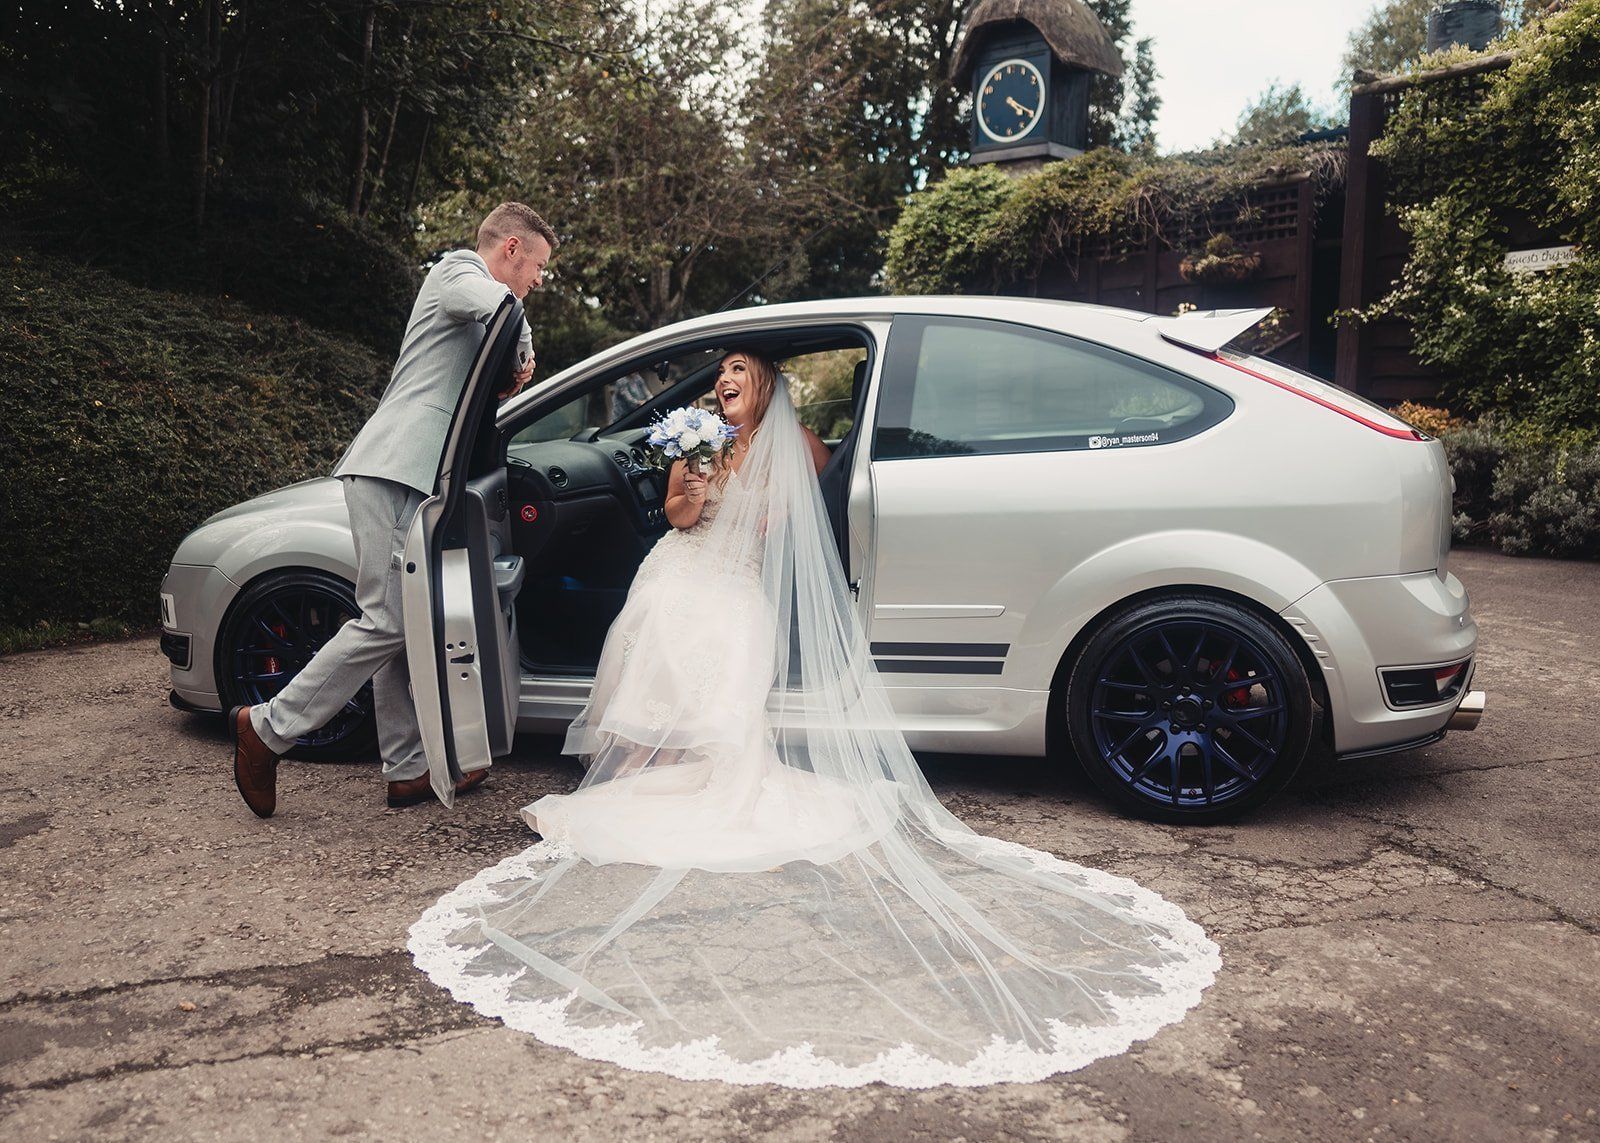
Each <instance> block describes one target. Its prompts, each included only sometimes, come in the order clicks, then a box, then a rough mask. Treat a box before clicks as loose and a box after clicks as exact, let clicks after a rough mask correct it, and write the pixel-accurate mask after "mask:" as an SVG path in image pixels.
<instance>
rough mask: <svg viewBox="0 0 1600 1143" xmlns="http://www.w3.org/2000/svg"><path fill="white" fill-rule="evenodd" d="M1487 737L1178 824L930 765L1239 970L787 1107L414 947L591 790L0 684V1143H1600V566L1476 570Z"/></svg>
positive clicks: (124, 687) (58, 680) (522, 761)
mask: <svg viewBox="0 0 1600 1143" xmlns="http://www.w3.org/2000/svg"><path fill="white" fill-rule="evenodd" d="M1454 560H1455V563H1454V566H1455V568H1456V570H1457V572H1458V574H1460V575H1461V576H1462V577H1463V578H1464V579H1465V580H1466V582H1467V584H1468V587H1469V588H1470V590H1471V591H1472V594H1473V598H1474V607H1475V610H1476V613H1477V616H1478V620H1479V622H1480V623H1481V624H1482V627H1483V635H1484V643H1483V655H1482V664H1481V667H1480V669H1479V672H1478V684H1477V685H1479V686H1480V687H1482V688H1484V689H1486V690H1488V691H1489V693H1490V706H1489V713H1488V715H1487V717H1486V719H1485V721H1484V724H1483V725H1482V726H1481V727H1480V728H1479V729H1478V730H1477V731H1476V732H1474V733H1472V734H1456V735H1451V736H1450V737H1449V738H1447V739H1446V740H1445V741H1444V742H1442V743H1439V744H1437V745H1435V746H1432V747H1429V748H1427V749H1424V750H1419V751H1416V752H1413V753H1410V754H1406V755H1400V756H1394V757H1390V758H1380V759H1372V760H1367V761H1362V762H1355V763H1348V764H1343V765H1333V764H1332V763H1331V762H1329V761H1328V760H1326V759H1324V760H1322V764H1321V765H1319V766H1317V767H1316V773H1315V774H1313V775H1310V776H1309V777H1308V779H1307V780H1305V781H1303V782H1301V784H1300V786H1299V788H1298V789H1296V790H1294V791H1292V792H1291V794H1290V795H1289V796H1288V797H1286V798H1285V799H1284V800H1282V801H1281V802H1280V803H1278V804H1277V805H1275V806H1274V807H1272V808H1271V809H1269V810H1268V811H1267V812H1266V813H1264V814H1262V815H1260V816H1258V817H1256V818H1254V819H1252V820H1250V821H1248V822H1246V823H1243V824H1239V825H1233V826H1228V827H1225V828H1215V829H1204V830H1197V829H1189V830H1184V829H1177V828H1172V827H1165V826H1157V825H1150V824H1145V823H1140V822H1132V821H1127V820H1123V819H1121V818H1118V817H1116V816H1114V815H1113V814H1112V813H1110V812H1109V811H1108V810H1107V808H1106V807H1105V806H1104V805H1103V804H1102V803H1101V802H1100V801H1099V800H1097V798H1096V797H1095V795H1094V793H1093V791H1092V789H1091V788H1090V787H1089V786H1088V784H1087V782H1086V781H1085V780H1083V779H1082V778H1081V777H1078V776H1076V775H1073V774H1062V773H1057V772H1055V771H1054V770H1052V769H1051V768H1049V767H1048V766H1045V765H1044V764H1042V763H1039V764H1036V763H1017V762H1015V761H1009V760H999V759H983V758H929V759H927V760H926V765H927V768H928V770H929V773H930V777H931V778H932V781H933V784H934V788H935V789H936V790H937V791H938V793H939V794H940V796H941V797H942V798H944V799H945V801H946V802H947V803H948V804H949V805H950V806H951V808H952V809H954V810H955V811H956V812H957V813H959V814H960V815H961V816H962V817H964V818H965V819H966V820H967V821H968V822H970V823H971V824H972V825H973V826H974V827H976V828H977V829H979V830H981V831H984V832H987V833H993V834H996V835H998V836H1001V837H1006V838H1011V839H1013V840H1016V841H1020V842H1023V843H1025V844H1027V845H1031V846H1036V847H1039V848H1042V849H1047V850H1050V851H1051V852H1053V853H1056V854H1059V855H1061V856H1063V857H1066V858H1069V859H1071V860H1075V861H1081V862H1085V863H1087V864H1091V865H1097V866H1103V867H1105V868H1108V869H1110V870H1112V871H1114V872H1116V873H1119V874H1123V875H1125V876H1129V877H1133V878H1136V879H1137V880H1139V881H1141V882H1143V883H1144V884H1146V885H1149V886H1151V887H1152V888H1154V889H1156V890H1157V891H1158V892H1160V893H1162V894H1164V895H1165V896H1167V897H1168V898H1170V899H1172V900H1173V901H1176V902H1178V903H1179V904H1180V905H1182V906H1183V908H1185V909H1186V910H1187V911H1188V912H1189V915H1190V916H1192V917H1193V918H1194V919H1195V920H1197V921H1199V922H1200V923H1201V924H1202V925H1204V926H1205V927H1206V929H1207V930H1208V931H1209V932H1210V933H1211V935H1212V936H1213V937H1214V938H1215V939H1216V940H1217V941H1218V943H1219V944H1220V945H1221V947H1222V955H1223V968H1222V972H1221V974H1220V976H1219V977H1218V980H1217V982H1216V984H1214V985H1213V986H1212V988H1211V989H1210V990H1209V991H1208V992H1207V994H1206V997H1205V1000H1204V1001H1203V1003H1202V1004H1201V1005H1200V1007H1199V1008H1197V1009H1195V1010H1194V1011H1192V1012H1191V1013H1190V1014H1189V1016H1188V1018H1187V1019H1185V1020H1184V1021H1183V1022H1182V1023H1180V1024H1177V1025H1175V1026H1172V1027H1169V1028H1166V1029H1164V1030H1163V1031H1162V1032H1161V1033H1160V1034H1158V1035H1157V1036H1156V1037H1155V1038H1154V1039H1153V1040H1150V1041H1147V1042H1146V1043H1144V1044H1142V1045H1138V1046H1136V1047H1135V1049H1134V1050H1132V1051H1130V1052H1128V1053H1127V1054H1125V1055H1122V1056H1119V1057H1115V1058H1112V1059H1109V1060H1102V1061H1100V1062H1098V1063H1095V1064H1093V1065H1091V1066H1089V1067H1087V1068H1084V1069H1082V1070H1081V1071H1077V1072H1073V1073H1070V1074H1067V1075H1063V1076H1057V1077H1055V1078H1054V1079H1052V1080H1050V1081H1048V1082H1044V1083H1037V1084H1016V1085H1002V1086H996V1087H990V1088H978V1089H961V1090H955V1089H944V1090H939V1089H935V1090H931V1091H926V1092H905V1091H897V1090H892V1089H885V1088H881V1087H874V1088H862V1089H856V1090H851V1091H820V1092H799V1091H788V1090H783V1089H776V1088H750V1087H734V1086H724V1085H720V1084H709V1083H700V1084H691V1083H684V1082H679V1081H675V1080H670V1079H667V1078H665V1077H661V1076H654V1075H647V1074H641V1073H635V1072H627V1071H623V1070H621V1069H618V1068H615V1067H612V1066H610V1065H607V1064H597V1063H592V1062H590V1061H587V1060H583V1059H579V1058H578V1057H576V1056H573V1055H570V1054H568V1053H566V1052H563V1051H559V1050H556V1049H553V1048H549V1047H546V1046H544V1045H542V1044H540V1043H538V1042H537V1041H535V1040H533V1039H531V1038H530V1037H527V1036H524V1035H522V1034H519V1033H515V1032H510V1031H508V1030H506V1029H505V1028H503V1027H501V1026H500V1025H498V1024H496V1023H493V1022H490V1021H488V1020H484V1019H482V1018H480V1017H478V1016H476V1015H475V1014H474V1013H473V1012H472V1011H471V1010H469V1009H467V1008H465V1007H463V1006H461V1005H457V1004H455V1003H454V1002H452V1001H451V1000H449V999H448V997H447V996H446V995H445V994H444V993H442V992H441V991H439V990H438V989H436V988H435V987H434V986H433V985H432V984H430V983H429V982H428V981H427V980H426V979H425V978H423V977H422V976H421V974H420V973H418V972H417V971H416V970H415V969H414V968H413V967H412V965H411V963H410V960H409V959H408V957H407V956H406V954H405V952H404V944H405V931H406V928H407V926H409V925H410V923H411V922H412V920H413V919H415V917H416V916H417V915H418V914H419V913H420V912H421V911H422V910H423V909H424V908H425V907H426V906H427V905H428V904H429V903H430V902H432V901H433V900H434V899H435V898H436V897H437V896H438V895H439V894H440V893H442V892H443V891H444V890H445V889H447V888H449V887H450V886H452V885H455V884H456V883H457V882H459V881H461V880H462V879H464V878H465V877H467V876H469V875H470V874H472V873H474V872H475V871H477V870H478V869H480V868H481V867H482V866H484V865H486V864H490V863H492V862H494V861H497V860H499V859H500V858H501V857H503V856H505V855H506V854H509V853H512V852H514V851H516V850H517V849H519V848H521V847H523V846H524V845H526V844H527V842H528V836H527V834H526V833H525V830H524V827H523V825H522V823H521V821H520V820H519V819H518V817H517V815H516V809H517V807H518V806H520V805H522V804H524V803H526V802H528V801H530V800H532V799H533V798H534V797H537V796H538V795H539V794H542V793H545V792H550V791H563V790H567V789H570V788H571V787H572V786H573V785H574V784H575V783H576V781H577V777H578V771H577V769H576V768H575V766H574V765H573V764H571V763H568V762H565V761H563V760H561V759H560V758H558V757H556V756H555V754H554V749H553V744H552V743H551V742H549V741H541V740H533V739H529V740H526V741H524V740H519V748H518V751H517V753H516V754H515V756H514V757H512V758H511V759H509V760H504V761H503V762H502V763H501V764H498V765H497V766H496V768H495V774H494V777H493V778H492V779H491V780H490V783H489V784H488V785H487V786H486V787H484V789H483V790H481V791H479V792H478V793H477V794H475V795H473V796H472V797H471V798H470V799H463V800H462V802H461V803H460V805H459V806H458V807H457V810H456V811H455V812H454V813H451V812H448V811H445V810H443V809H442V808H441V807H438V806H433V805H429V806H424V807H418V808H413V809H407V810H399V811H388V810H385V809H384V808H383V804H382V793H381V787H380V783H379V779H378V775H377V773H376V768H375V766H374V765H372V764H370V763H368V764H352V765H326V764H325V765H311V764H286V765H285V767H284V769H283V771H282V774H281V778H280V792H279V807H280V808H279V812H278V816H277V817H275V818H273V819H272V820H270V821H268V822H261V821H258V820H256V819H255V818H254V817H252V816H251V815H250V814H249V813H248V812H247V811H246V810H245V808H244V806H243V804H242V803H241V802H240V801H239V798H238V795H237V794H236V793H235V792H234V789H233V784H232V779H231V777H230V773H229V758H228V750H227V740H226V736H225V733H224V730H223V728H222V726H221V725H220V722H219V721H218V720H211V721H207V720H203V719H197V718H195V717H192V716H189V715H184V714H181V713H180V712H178V711H176V710H173V709H172V708H170V707H169V706H168V705H167V703H166V693H167V684H166V681H165V678H166V671H165V661H164V660H163V659H162V658H161V656H160V654H159V652H158V650H157V647H156V640H155V639H154V638H145V639H138V640H134V641H131V642H126V643H117V644H105V645H97V646H86V647H81V648H75V649H70V650H58V651H47V652H38V653H33V654H27V655H20V656H14V657H12V658H9V659H4V660H0V763H3V770H0V787H3V789H0V873H3V876H0V1135H3V1136H4V1137H5V1138H8V1139H45V1138H83V1137H93V1138H96V1139H116V1138H125V1137H147V1138H162V1139H175V1138H208V1139H209V1138H225V1139H255V1138H261V1137H265V1136H268V1135H270V1134H274V1133H278V1132H281V1133H283V1134H286V1135H289V1136H305V1137H323V1136H333V1135H349V1136H363V1135H371V1136H382V1137H385V1138H389V1139H401V1138H418V1137H421V1136H423V1135H428V1136H430V1137H438V1138H470V1139H481V1138H485V1137H488V1138H494V1137H502V1136H503V1137H511V1136H513V1135H516V1136H524V1135H530V1134H533V1133H535V1132H537V1133H540V1134H544V1133H548V1134H549V1135H550V1137H553V1138H595V1139H621V1138H627V1139H649V1138H661V1139H680V1138H689V1139H711V1140H720V1139H741V1138H750V1137H763V1138H774V1139H819V1140H820V1139H827V1138H839V1139H866V1140H874V1141H875V1143H877V1141H887V1140H900V1139H956V1138H966V1139H970V1140H990V1139H1036V1138H1073V1139H1144V1140H1171V1139H1180V1138H1181V1139H1185V1140H1189V1139H1230V1140H1231V1139H1238V1138H1249V1137H1262V1138H1273V1139H1279V1138H1305V1137H1312V1138H1319V1139H1329V1138H1332V1139H1343V1138H1369V1137H1370V1138H1395V1137H1398V1138H1408V1139H1427V1138H1456V1139H1498V1138H1510V1137H1519V1138H1573V1139H1577V1138H1587V1139H1593V1138H1596V1137H1600V1120H1597V1109H1600V830H1597V825H1600V765H1597V763H1600V744H1597V739H1600V684H1597V682H1596V679H1597V677H1600V567H1597V566H1595V565H1588V564H1566V563H1557V562H1551V561H1538V560H1515V561H1513V560H1509V559H1505V558H1502V557H1499V556H1495V555H1490V554H1486V553H1477V552H1462V553H1457V554H1456V556H1455V557H1454Z"/></svg>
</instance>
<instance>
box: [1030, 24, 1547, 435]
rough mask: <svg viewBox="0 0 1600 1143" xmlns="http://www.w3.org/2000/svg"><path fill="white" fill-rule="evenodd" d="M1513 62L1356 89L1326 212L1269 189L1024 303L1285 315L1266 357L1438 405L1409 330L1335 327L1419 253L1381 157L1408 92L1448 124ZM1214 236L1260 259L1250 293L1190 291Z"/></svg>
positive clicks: (1386, 395) (1098, 260) (1050, 282)
mask: <svg viewBox="0 0 1600 1143" xmlns="http://www.w3.org/2000/svg"><path fill="white" fill-rule="evenodd" d="M1511 58H1512V57H1511V56H1510V55H1500V56H1492V57H1488V58H1486V59H1483V60H1476V61H1473V62H1472V63H1470V64H1467V65H1463V66H1461V67H1457V68H1451V69H1446V70H1441V71H1438V72H1429V73H1424V74H1421V75H1416V76H1404V77H1401V76H1396V77H1392V78H1388V79H1383V80H1379V81H1376V82H1373V83H1369V84H1366V85H1364V86H1360V87H1357V88H1356V89H1355V91H1354V93H1353V95H1352V97H1351V102H1350V127H1349V165H1348V173H1347V177H1346V183H1345V186H1344V188H1343V189H1342V190H1339V191H1337V192H1335V193H1332V194H1329V195H1328V196H1327V197H1326V200H1325V201H1324V202H1322V203H1321V204H1320V205H1319V204H1318V203H1317V201H1316V194H1315V188H1314V185H1313V182H1312V180H1311V179H1310V178H1309V177H1308V176H1300V177H1297V178H1294V179H1291V180H1289V181H1286V182H1279V183H1272V184H1263V185H1261V186H1258V187H1255V188H1253V189H1252V190H1251V191H1250V192H1249V193H1248V194H1247V195H1246V196H1245V201H1243V202H1237V201H1236V202H1228V203H1219V204H1217V205H1216V206H1215V207H1214V208H1213V209H1212V210H1211V212H1210V214H1209V216H1208V217H1207V218H1206V219H1205V220H1204V222H1203V225H1202V227H1201V228H1200V229H1201V230H1202V231H1203V232H1202V233H1197V234H1188V235H1171V236H1168V238H1167V239H1166V240H1163V239H1161V238H1152V239H1151V240H1150V241H1149V242H1148V243H1146V244H1143V245H1137V246H1132V247H1130V246H1128V245H1126V244H1124V245H1122V246H1115V245H1114V246H1112V247H1110V248H1101V249H1097V250H1090V251H1086V252H1085V253H1084V255H1083V256H1082V257H1081V258H1079V259H1077V260H1075V261H1067V260H1062V261H1060V262H1057V263H1055V264H1051V265H1047V266H1045V267H1044V268H1043V269H1042V270H1041V271H1040V273H1039V274H1038V276H1037V277H1036V278H1034V279H1032V280H1029V281H1025V282H1022V283H1019V284H1018V287H1017V292H1019V293H1025V294H1030V295H1033V296H1037V297H1046V298H1060V299H1063V300H1066V301H1082V302H1094V303H1097V304H1100V305H1109V306H1121V307H1123V308H1126V309H1133V310H1142V311H1145V312H1147V313H1164V314H1171V313H1176V312H1177V311H1178V309H1179V307H1180V306H1182V305H1184V304H1189V305H1193V306H1195V307H1197V308H1199V309H1219V308H1235V307H1237V308H1244V307H1255V306H1276V307H1278V308H1279V309H1280V310H1281V311H1283V319H1282V324H1281V327H1280V328H1279V330H1278V331H1277V333H1276V335H1275V337H1274V339H1273V340H1272V341H1271V342H1270V343H1269V344H1267V345H1264V346H1262V347H1261V348H1262V349H1263V350H1264V351H1265V352H1267V353H1268V354H1269V355H1270V356H1272V357H1275V358H1277V359H1278V360H1281V361H1283V362H1285V363H1287V364H1290V365H1297V366H1300V367H1301V368H1304V369H1309V370H1310V371H1311V372H1313V373H1316V374H1319V375H1320V376H1323V377H1327V378H1329V379H1331V380H1334V381H1336V382H1337V383H1338V384H1340V385H1342V386H1344V387H1345V388H1347V389H1350V390H1352V391H1354V392H1357V393H1362V394H1364V395H1367V396H1369V397H1371V398H1373V399H1374V400H1377V401H1381V402H1384V403H1388V404H1394V403H1397V402H1400V401H1405V400H1417V401H1424V402H1430V401H1436V400H1437V399H1438V393H1439V384H1440V376H1439V374H1438V372H1437V371H1436V370H1434V369H1432V368H1430V367H1429V366H1427V365H1424V364H1423V363H1422V362H1420V361H1418V360H1417V358H1416V355H1415V351H1414V338H1413V336H1412V333H1411V329H1410V327H1409V326H1407V325H1406V323H1404V322H1402V321H1399V320H1395V319H1386V320H1381V321H1375V322H1368V323H1363V324H1359V325H1358V324H1355V323H1351V322H1343V323H1340V325H1339V326H1338V328H1337V329H1336V328H1335V326H1334V315H1335V312H1336V311H1337V310H1354V309H1361V308H1364V307H1366V306H1368V305H1371V304H1372V303H1373V302H1376V301H1378V300H1379V299H1380V298H1382V297H1383V296H1384V295H1385V294H1387V293H1388V292H1389V290H1390V289H1391V288H1392V287H1393V285H1394V283H1395V282H1396V280H1397V279H1398V278H1399V276H1400V272H1401V270H1402V268H1403V267H1404V266H1405V264H1406V260H1407V258H1408V257H1409V250H1410V246H1409V241H1408V240H1407V238H1406V235H1405V232H1404V231H1402V230H1401V229H1400V224H1399V221H1398V220H1397V218H1396V217H1395V215H1394V213H1393V211H1392V210H1391V209H1390V204H1389V188H1388V185H1387V181H1386V179H1385V176H1384V171H1383V166H1382V164H1381V163H1380V162H1378V161H1377V160H1376V159H1374V158H1373V157H1372V156H1371V154H1370V153H1369V148H1370V147H1371V145H1372V143H1373V142H1374V141H1375V140H1377V139H1379V138H1381V137H1382V136H1383V133H1384V130H1385V128H1386V126H1387V124H1388V122H1389V118H1390V116H1392V115H1393V114H1394V111H1395V109H1396V108H1397V107H1398V105H1399V101H1400V97H1401V94H1402V92H1408V91H1409V92H1413V93H1414V94H1413V96H1412V97H1413V98H1416V97H1421V98H1425V99H1427V100H1428V101H1429V103H1430V104H1432V105H1434V106H1436V107H1437V108H1438V114H1451V113H1453V111H1454V109H1458V108H1460V107H1462V106H1464V105H1466V104H1468V103H1471V102H1473V101H1476V100H1477V99H1479V98H1481V96H1482V92H1483V89H1484V87H1485V86H1486V84H1487V81H1488V77H1489V74H1490V73H1491V72H1492V71H1495V70H1497V69H1500V68H1504V67H1505V66H1506V65H1507V64H1509V63H1510V62H1511ZM1516 229H1517V228H1516V227H1513V231H1515V230H1516ZM1213 234H1228V235H1231V236H1232V237H1233V239H1234V240H1235V242H1236V243H1237V244H1238V245H1239V247H1241V248H1242V249H1244V250H1248V251H1252V252H1255V253H1259V254H1260V255H1261V266H1260V269H1259V270H1258V271H1257V272H1256V273H1255V274H1254V275H1252V276H1251V277H1250V278H1249V279H1248V280H1246V281H1242V282H1235V283H1229V284H1221V285H1200V284H1197V283H1194V282H1189V281H1186V280H1185V279H1184V277H1183V274H1182V272H1181V270H1180V264H1181V263H1182V261H1183V259H1184V257H1185V255H1186V253H1188V252H1191V251H1194V250H1197V249H1199V248H1200V247H1202V246H1203V245H1204V244H1205V240H1206V238H1208V237H1209V236H1210V235H1213Z"/></svg>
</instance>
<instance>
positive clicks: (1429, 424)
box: [1390, 401, 1466, 437]
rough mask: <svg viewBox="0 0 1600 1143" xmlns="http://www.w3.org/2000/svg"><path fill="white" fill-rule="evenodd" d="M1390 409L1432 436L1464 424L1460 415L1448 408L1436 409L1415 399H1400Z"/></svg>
mask: <svg viewBox="0 0 1600 1143" xmlns="http://www.w3.org/2000/svg"><path fill="white" fill-rule="evenodd" d="M1390 411H1391V412H1393V413H1394V415H1395V416H1397V417H1399V418H1400V419H1401V420H1402V421H1404V422H1405V423H1406V424H1408V425H1410V426H1411V427H1412V428H1414V429H1421V430H1422V431H1423V432H1425V433H1427V434H1428V435H1429V436H1432V437H1442V436H1444V434H1445V433H1448V432H1451V431H1452V430H1454V429H1459V428H1461V427H1463V425H1465V424H1466V422H1465V421H1463V420H1462V419H1461V418H1460V417H1457V416H1454V415H1452V414H1451V412H1450V410H1449V409H1436V408H1434V407H1433V406H1432V405H1422V404H1418V403H1417V402H1416V401H1401V402H1400V403H1399V404H1398V405H1396V406H1395V407H1394V408H1393V409H1392V410H1390Z"/></svg>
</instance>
